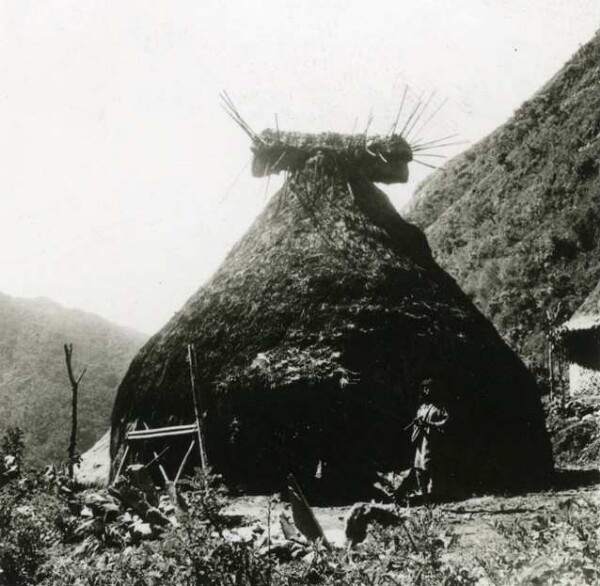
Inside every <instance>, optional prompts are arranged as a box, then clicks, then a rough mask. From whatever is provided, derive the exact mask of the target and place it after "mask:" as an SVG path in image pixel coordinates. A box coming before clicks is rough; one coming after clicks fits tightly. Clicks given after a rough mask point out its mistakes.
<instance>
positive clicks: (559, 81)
mask: <svg viewBox="0 0 600 586" xmlns="http://www.w3.org/2000/svg"><path fill="white" fill-rule="evenodd" d="M599 139H600V33H599V34H597V35H596V36H595V38H594V39H593V40H592V41H591V42H590V43H588V44H587V45H585V46H583V47H582V48H581V49H580V50H579V51H578V52H577V53H576V54H575V56H574V57H573V58H572V59H571V60H570V61H569V62H568V63H567V64H566V65H565V67H564V68H563V69H562V70H561V71H560V72H559V73H558V74H557V75H555V76H554V78H553V79H552V80H550V81H549V82H548V83H547V84H546V85H545V86H544V87H543V88H542V89H541V90H540V91H539V92H538V93H537V94H536V95H535V96H534V97H533V98H532V99H531V100H529V101H528V102H526V103H525V104H523V106H522V107H521V108H519V110H518V111H517V112H516V113H515V115H514V117H513V118H512V119H511V120H509V121H508V122H507V123H506V124H505V125H504V126H502V127H500V128H499V129H497V130H496V131H495V132H494V133H492V134H491V135H490V136H488V137H487V138H485V139H484V140H483V141H481V142H480V143H478V144H477V145H475V146H474V147H472V148H471V149H469V150H468V151H466V152H465V153H464V154H462V155H460V156H458V157H456V158H455V159H453V160H452V161H450V162H449V163H448V164H447V165H446V166H445V167H444V169H443V170H442V171H437V172H435V173H434V174H433V175H432V176H431V177H430V178H428V180H426V181H425V182H424V183H423V184H422V185H421V186H420V188H419V190H418V191H417V194H416V195H415V199H414V201H413V203H412V206H411V209H410V212H409V216H410V219H411V221H413V222H415V223H416V224H418V225H419V226H421V227H422V228H425V229H426V234H427V237H428V239H429V242H430V245H431V247H432V250H433V252H434V256H435V257H436V260H437V261H438V262H439V263H440V264H441V265H442V266H443V267H444V268H445V269H446V270H447V271H448V272H449V273H450V274H451V275H452V276H453V277H454V278H455V279H456V280H457V281H458V283H459V284H460V285H461V287H462V288H463V289H464V290H465V291H466V292H467V293H468V294H469V295H470V296H471V297H472V298H473V299H474V301H475V302H476V304H477V305H478V306H479V308H480V309H481V310H482V311H483V313H484V314H485V315H487V316H488V317H490V318H491V319H492V321H493V322H494V324H495V325H496V327H497V328H498V330H499V331H500V333H501V334H502V335H503V336H504V338H505V339H506V340H507V341H508V342H509V344H510V345H511V346H512V347H513V348H514V349H515V350H517V351H518V352H519V353H520V354H521V356H522V357H524V358H525V359H526V361H527V362H529V364H530V365H531V366H537V367H538V369H539V367H540V365H541V364H543V360H544V357H543V355H544V351H545V337H546V336H545V333H546V330H547V329H548V327H549V325H551V324H548V321H558V322H560V321H561V320H563V319H565V318H567V317H568V316H569V315H570V314H571V313H572V312H573V311H574V310H575V309H576V308H577V307H578V306H579V305H580V304H581V303H582V302H583V300H584V299H585V298H586V296H587V295H588V294H589V293H590V292H591V291H592V289H593V288H594V287H595V286H596V284H597V283H598V280H599V279H600V185H599V181H598V169H599V161H600V140H599ZM548 310H551V313H554V314H556V317H554V316H550V318H548V316H547V314H546V312H547V311H548Z"/></svg>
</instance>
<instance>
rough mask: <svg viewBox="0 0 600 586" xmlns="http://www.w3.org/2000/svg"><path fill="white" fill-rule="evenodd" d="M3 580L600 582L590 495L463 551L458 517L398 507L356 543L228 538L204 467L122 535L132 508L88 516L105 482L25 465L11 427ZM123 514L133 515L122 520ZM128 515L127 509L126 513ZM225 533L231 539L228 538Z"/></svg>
mask: <svg viewBox="0 0 600 586" xmlns="http://www.w3.org/2000/svg"><path fill="white" fill-rule="evenodd" d="M0 452H1V453H0V586H34V585H36V584H37V585H42V586H75V585H77V586H86V585H90V586H92V585H94V586H102V585H106V586H109V585H110V586H134V585H135V586H155V585H159V584H172V585H173V586H194V585H196V586H200V585H225V586H227V585H229V586H283V585H286V586H294V585H298V586H299V585H304V584H315V585H323V586H334V585H338V586H342V585H356V584H369V585H372V586H378V585H380V586H383V585H384V584H399V585H409V584H410V585H413V584H416V585H420V586H434V585H440V584H443V585H445V586H458V585H463V586H469V585H476V584H479V585H485V584H542V583H543V584H549V585H567V584H581V585H585V584H597V583H598V580H599V579H600V570H599V569H598V567H599V566H598V561H600V542H599V534H598V531H597V522H598V518H599V516H598V513H599V512H600V511H599V509H598V506H597V504H594V503H593V502H591V501H590V500H586V499H584V498H575V499H573V498H571V499H567V500H563V501H562V502H561V506H559V507H558V508H556V510H554V509H551V510H548V511H545V512H539V513H538V514H536V515H535V516H533V517H532V518H529V519H528V520H520V519H517V520H514V521H508V522H507V521H502V520H499V521H497V522H493V523H492V524H493V528H494V530H495V531H496V532H497V534H499V536H500V539H499V540H491V541H489V540H488V541H487V542H486V541H485V540H481V543H480V544H479V546H478V547H477V549H476V550H475V551H471V552H470V554H469V555H465V552H464V551H463V549H462V548H461V547H460V546H458V545H457V542H456V540H457V534H456V529H455V526H453V525H452V524H450V523H448V520H447V519H446V518H444V516H443V512H442V510H441V509H440V508H436V507H421V508H419V509H415V510H411V511H409V510H406V509H404V510H401V511H400V510H399V513H400V514H401V515H402V518H403V519H404V522H403V523H401V524H395V525H391V526H387V527H383V526H378V525H374V526H371V527H370V529H369V530H368V533H367V539H366V540H365V541H364V542H362V543H361V544H359V545H357V546H355V547H354V548H352V549H348V550H345V549H336V550H332V551H327V550H325V549H324V548H322V547H321V546H320V545H319V544H318V543H317V544H312V545H310V544H305V545H303V546H300V545H299V544H298V543H293V544H291V547H290V548H289V549H286V550H281V549H276V548H271V546H270V542H269V541H268V533H267V536H266V538H267V541H265V535H263V536H262V538H261V539H260V542H259V540H258V537H257V536H255V537H254V538H251V539H246V540H244V539H242V540H240V539H237V540H235V539H231V532H230V531H229V528H230V527H231V522H232V520H231V518H228V517H227V516H225V515H223V506H224V505H225V503H226V500H225V498H224V496H223V493H222V490H221V489H220V487H219V485H218V484H217V482H216V479H215V478H214V477H211V476H205V475H199V476H198V477H197V478H196V479H194V480H193V481H192V482H191V483H190V484H189V485H188V488H189V490H188V492H187V501H188V507H189V508H188V511H187V512H186V513H183V512H182V513H181V514H180V515H179V516H178V519H179V520H178V522H177V523H176V524H171V525H167V526H166V527H164V528H162V529H161V531H160V533H159V534H156V533H154V534H146V535H145V536H144V535H143V534H140V533H138V534H137V537H136V534H135V533H127V532H125V531H123V525H124V524H126V523H127V522H129V523H131V515H129V513H125V514H119V513H118V512H116V511H115V510H114V507H113V508H111V507H105V512H104V513H103V514H101V515H98V516H95V517H94V516H93V514H92V513H91V511H90V507H92V508H93V506H94V503H102V496H101V491H99V490H96V491H93V490H90V489H88V490H81V488H78V487H77V486H73V485H70V484H69V483H68V481H67V480H66V478H65V477H64V476H63V475H62V474H61V473H60V472H58V473H57V472H54V471H51V472H48V471H46V472H45V473H39V472H35V471H28V472H24V471H23V469H22V457H23V443H22V440H21V436H20V434H19V433H18V430H12V431H11V433H10V434H8V435H7V436H6V437H5V438H4V441H3V442H2V447H1V449H0ZM127 516H129V520H128V521H126V520H124V517H127ZM134 516H135V515H134ZM228 535H229V538H228Z"/></svg>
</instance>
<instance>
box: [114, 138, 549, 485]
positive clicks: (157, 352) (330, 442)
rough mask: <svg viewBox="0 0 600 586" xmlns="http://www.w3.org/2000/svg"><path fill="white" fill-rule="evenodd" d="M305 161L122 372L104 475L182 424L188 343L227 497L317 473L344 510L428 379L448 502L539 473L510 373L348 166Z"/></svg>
mask: <svg viewBox="0 0 600 586" xmlns="http://www.w3.org/2000/svg"><path fill="white" fill-rule="evenodd" d="M263 135H264V133H263ZM255 146H256V143H255ZM264 153H265V150H261V149H258V152H257V153H256V157H257V158H259V159H260V158H261V157H262V158H263V160H258V161H255V165H254V168H255V169H259V172H258V173H257V174H261V172H260V169H263V170H265V169H267V166H268V165H267V164H265V159H268V157H269V156H270V155H264ZM310 154H311V156H309V157H304V158H300V159H299V160H297V161H296V162H295V163H293V164H290V165H289V166H287V167H285V168H284V170H286V171H287V172H288V177H287V180H286V182H285V185H284V187H283V188H282V189H281V190H280V191H279V192H278V193H277V194H275V195H274V196H273V198H272V199H271V201H270V202H269V204H268V205H267V207H266V209H265V210H264V212H263V213H262V214H261V215H260V216H259V217H258V218H257V220H256V221H255V222H254V224H253V226H252V227H251V228H250V230H249V231H248V232H247V234H246V235H245V236H244V237H243V238H242V239H241V240H240V241H239V242H238V244H237V245H236V246H235V247H234V248H233V250H232V251H231V252H230V253H229V255H228V256H227V258H226V259H225V261H224V262H223V264H222V266H221V268H220V269H219V270H218V271H217V273H216V274H215V275H214V276H213V278H212V279H211V280H210V281H209V282H208V283H207V284H206V285H204V286H203V287H201V288H200V289H199V291H198V292H197V293H196V294H195V295H194V296H193V297H191V299H190V300H189V301H188V302H187V303H186V304H185V306H184V307H183V308H182V309H181V311H180V312H179V313H177V314H176V315H175V316H174V317H173V319H171V321H170V322H169V323H168V324H167V325H166V326H165V327H164V328H163V329H162V330H161V331H160V332H159V333H157V334H156V335H155V336H154V337H153V338H152V339H151V340H150V341H149V342H148V343H147V344H146V345H145V346H144V348H143V349H142V350H141V351H140V353H139V354H138V356H137V357H136V358H135V359H134V361H133V362H132V364H131V366H130V368H129V371H128V373H127V375H126V377H125V379H124V380H123V382H122V384H121V386H120V388H119V390H118V394H117V399H116V402H115V406H114V411H113V419H112V430H113V435H112V445H111V453H112V456H113V466H114V465H115V462H116V461H118V458H115V457H116V456H117V454H118V453H121V452H122V447H123V438H124V433H125V429H126V426H127V425H128V424H131V422H133V421H135V420H137V419H140V420H143V421H144V422H145V423H146V424H148V425H150V426H160V425H168V424H173V423H178V422H181V423H189V422H191V421H193V410H192V403H191V399H190V391H189V388H190V385H189V375H188V372H189V371H188V365H187V364H186V345H187V344H188V343H193V344H194V346H195V349H196V354H197V358H198V365H199V370H200V372H199V378H200V380H199V387H200V388H201V389H202V393H203V397H204V398H203V400H204V401H205V407H206V409H207V412H208V417H207V426H208V427H207V429H208V450H209V457H210V460H211V462H212V464H213V466H214V467H215V468H216V469H217V471H220V472H222V473H223V474H224V475H225V478H226V480H228V481H229V482H240V483H242V484H246V485H249V486H250V487H256V488H265V487H273V486H277V485H278V483H280V482H282V481H283V479H284V478H285V474H286V472H288V471H290V470H292V471H294V472H295V473H296V474H297V475H299V476H300V478H301V482H307V481H308V480H309V479H312V478H314V476H315V472H316V469H317V465H318V463H319V462H321V466H320V469H321V471H322V472H323V480H322V482H325V483H327V481H329V482H330V487H333V489H332V490H334V492H336V493H337V494H341V493H343V492H344V491H345V490H346V489H347V488H348V486H349V485H357V484H361V483H364V484H369V483H370V482H371V480H372V477H371V473H372V471H373V470H375V469H378V470H386V469H391V468H398V467H406V466H407V465H409V464H410V453H411V450H412V448H411V446H410V443H409V441H410V434H409V432H407V431H405V430H404V428H405V426H406V425H407V424H408V423H409V422H410V421H411V420H412V417H413V415H414V412H415V410H416V408H417V406H418V393H419V384H420V381H421V380H422V379H423V378H424V377H429V376H434V377H436V378H438V380H440V381H441V382H442V385H443V395H444V401H445V402H446V404H447V407H448V410H449V412H450V414H451V418H452V425H451V426H450V427H449V429H448V433H447V442H446V445H447V454H446V455H445V457H444V462H445V464H446V465H447V467H448V472H449V476H450V477H452V479H453V481H454V482H455V483H456V484H457V485H460V486H463V487H470V488H471V487H474V486H481V485H498V484H499V483H501V484H503V485H511V484H514V483H515V482H517V481H521V480H535V479H536V477H538V478H539V477H540V476H543V475H545V474H547V473H548V472H549V471H550V469H551V466H552V462H551V454H550V448H549V444H548V441H547V437H546V432H545V428H544V421H543V414H542V410H541V407H540V402H539V398H538V392H537V389H536V386H535V384H534V381H533V379H532V377H531V376H530V374H529V373H528V371H527V370H526V369H525V367H524V366H523V364H522V363H521V362H520V360H519V359H518V358H517V356H516V355H515V354H514V353H513V352H512V351H511V350H510V349H509V348H508V347H507V346H506V344H505V343H504V342H503V341H502V340H501V338H500V336H499V335H498V334H497V333H496V331H495V330H494V328H493V327H492V325H491V324H490V323H489V322H488V321H487V320H486V319H485V318H484V317H483V316H482V315H481V314H480V313H479V312H478V311H477V309H476V308H475V307H474V306H473V304H472V303H471V302H470V301H469V299H468V298H467V297H466V296H465V295H464V294H463V293H462V291H461V290H460V289H459V288H458V286H457V285H456V283H455V282H454V281H453V280H452V279H451V278H450V277H449V276H448V275H447V274H446V273H445V272H444V271H442V270H441V269H440V268H439V267H438V266H437V265H436V264H435V262H434V261H433V259H432V257H431V254H430V251H429V247H428V244H427V241H426V239H425V237H424V235H423V233H422V232H421V230H419V229H418V228H416V227H414V226H412V225H410V224H408V223H406V222H405V221H404V220H403V219H402V218H401V217H400V216H399V215H398V213H397V212H396V211H395V210H394V208H393V206H392V205H391V204H390V202H389V200H388V198H387V197H386V196H385V194H384V193H383V192H382V191H380V190H379V189H378V188H376V187H375V186H374V185H373V184H372V183H371V182H370V181H369V179H368V178H366V177H365V176H364V175H362V174H361V172H360V166H359V165H356V162H355V161H354V162H352V161H351V162H350V163H348V164H347V163H346V162H344V160H343V159H342V158H340V157H338V156H336V155H335V153H331V152H328V151H326V150H322V149H316V150H315V152H314V153H310ZM409 156H410V153H408V154H407V155H405V158H404V159H403V160H398V161H396V162H395V163H393V164H396V165H398V167H399V168H400V167H401V166H402V165H404V166H406V160H408V159H409ZM384 157H385V155H384ZM268 160H271V159H268ZM298 161H299V162H298ZM390 164H392V163H390ZM401 180H402V179H401ZM182 449H183V448H182ZM171 454H172V457H173V466H176V455H177V450H176V449H173V450H171ZM113 471H114V470H113ZM342 481H343V482H342Z"/></svg>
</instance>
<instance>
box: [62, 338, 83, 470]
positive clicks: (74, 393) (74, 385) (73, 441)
mask: <svg viewBox="0 0 600 586" xmlns="http://www.w3.org/2000/svg"><path fill="white" fill-rule="evenodd" d="M64 350H65V361H66V363H67V374H68V375H69V382H70V383H71V438H70V440H69V478H70V479H71V480H73V476H74V470H73V469H74V465H75V450H76V448H77V399H78V394H79V383H80V382H81V379H82V378H83V375H84V374H85V371H86V370H87V368H84V369H83V370H82V371H81V374H80V375H79V376H78V377H77V378H75V376H74V375H73V366H72V363H71V359H72V357H73V344H65V345H64Z"/></svg>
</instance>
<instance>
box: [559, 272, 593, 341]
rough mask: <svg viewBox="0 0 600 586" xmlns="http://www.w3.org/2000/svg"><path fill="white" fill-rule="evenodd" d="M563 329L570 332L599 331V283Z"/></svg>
mask: <svg viewBox="0 0 600 586" xmlns="http://www.w3.org/2000/svg"><path fill="white" fill-rule="evenodd" d="M563 328H564V329H565V330H567V331H572V332H577V331H581V330H597V329H600V283H598V285H597V286H596V288H595V289H594V290H593V291H592V293H591V294H590V295H589V296H588V297H587V298H586V300H585V301H584V302H583V304H582V305H581V307H580V308H579V309H578V310H577V311H576V312H575V313H574V314H573V317H571V319H570V320H569V321H568V322H567V323H566V324H564V326H563Z"/></svg>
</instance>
